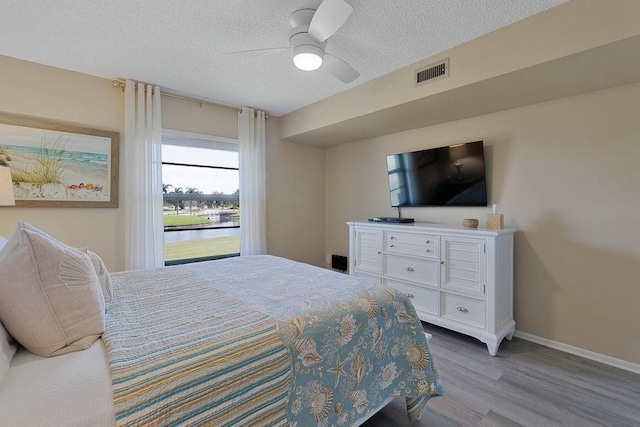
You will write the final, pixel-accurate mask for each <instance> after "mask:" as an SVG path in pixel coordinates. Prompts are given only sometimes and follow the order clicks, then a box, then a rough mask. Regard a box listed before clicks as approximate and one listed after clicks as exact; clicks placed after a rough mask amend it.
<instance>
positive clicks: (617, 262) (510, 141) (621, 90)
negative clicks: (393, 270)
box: [326, 84, 640, 363]
mask: <svg viewBox="0 0 640 427" xmlns="http://www.w3.org/2000/svg"><path fill="white" fill-rule="evenodd" d="M638 112H640V84H633V85H627V86H621V87H617V88H614V89H608V90H604V91H600V92H593V93H590V94H586V95H580V96H576V97H571V98H565V99H560V100H557V101H552V102H547V103H543V104H538V105H532V106H528V107H523V108H517V109H513V110H509V111H505V112H501V113H495V114H490V115H485V116H480V117H476V118H472V119H466V120H461V121H457V122H451V123H445V124H441V125H436V126H431V127H427V128H422V129H417V130H413V131H408V132H402V133H397V134H393V135H387V136H384V137H379V138H372V139H368V140H363V141H358V142H353V143H348V144H343V145H338V146H335V147H331V148H329V149H327V157H326V177H327V179H326V218H327V223H326V230H327V238H326V247H327V248H326V250H327V252H336V253H342V254H347V248H348V234H347V228H346V225H345V222H347V221H354V220H366V219H367V218H369V217H371V216H382V215H388V216H391V215H394V214H395V213H396V212H395V210H394V209H392V208H391V207H390V202H389V193H388V183H387V177H386V165H385V159H386V155H387V154H391V153H398V152H403V151H411V150H417V149H422V148H429V147H436V146H444V145H449V144H454V143H460V142H468V141H476V140H480V139H482V140H484V142H485V155H486V159H487V174H488V185H489V197H490V202H491V203H498V204H500V205H501V206H502V210H503V212H504V214H505V222H506V224H507V226H513V227H515V228H517V229H518V232H517V233H516V238H515V301H514V302H515V307H514V314H515V320H516V322H517V329H518V330H520V331H523V332H527V333H530V334H533V335H537V336H540V337H544V338H547V339H551V340H554V341H559V342H562V343H565V344H569V345H572V346H576V347H580V348H583V349H587V350H591V351H594V352H597V353H601V354H606V355H610V356H612V357H616V358H620V359H623V360H627V361H630V362H633V363H640V339H639V335H638V325H640V311H638V310H637V307H636V306H637V303H638V301H640V287H638V286H637V284H638V283H640V282H639V280H638V265H640V227H639V226H638V224H637V218H638V214H637V213H638V212H640V191H638V188H637V186H638V183H640V168H639V167H638V165H639V164H640V144H638V136H640V121H639V120H638ZM488 212H489V209H488V208H414V209H404V210H403V213H404V214H405V216H410V217H415V218H416V219H417V220H419V221H430V222H440V223H448V224H461V223H462V219H464V218H469V217H471V218H474V217H475V218H479V219H480V221H481V223H483V222H484V218H485V214H486V213H488Z"/></svg>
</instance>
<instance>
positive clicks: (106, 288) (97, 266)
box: [80, 246, 113, 313]
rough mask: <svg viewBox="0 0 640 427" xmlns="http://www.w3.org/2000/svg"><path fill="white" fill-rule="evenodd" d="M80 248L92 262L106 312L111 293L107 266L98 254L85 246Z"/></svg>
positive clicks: (111, 288) (111, 287)
mask: <svg viewBox="0 0 640 427" xmlns="http://www.w3.org/2000/svg"><path fill="white" fill-rule="evenodd" d="M80 250H81V251H82V252H84V253H86V254H87V255H89V258H90V259H91V263H93V268H94V270H95V271H96V274H97V275H98V280H99V281H100V287H101V288H102V296H103V297H104V309H105V313H106V312H108V311H109V304H110V303H111V295H112V294H113V286H112V284H111V276H110V275H109V271H107V267H106V266H105V265H104V262H102V258H100V257H99V256H98V254H96V253H95V252H93V251H90V250H89V248H88V247H86V246H84V247H82V248H80Z"/></svg>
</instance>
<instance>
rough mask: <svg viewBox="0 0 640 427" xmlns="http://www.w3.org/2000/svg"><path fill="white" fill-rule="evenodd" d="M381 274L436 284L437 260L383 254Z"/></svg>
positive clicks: (438, 271)
mask: <svg viewBox="0 0 640 427" xmlns="http://www.w3.org/2000/svg"><path fill="white" fill-rule="evenodd" d="M383 272H384V273H383V274H384V275H385V276H387V277H391V278H394V279H400V280H410V281H412V282H416V283H423V284H425V285H430V286H438V278H439V276H440V268H439V264H438V261H436V260H427V259H417V258H409V257H403V256H399V255H389V254H385V256H384V270H383Z"/></svg>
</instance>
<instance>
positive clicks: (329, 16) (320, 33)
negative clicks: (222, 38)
mask: <svg viewBox="0 0 640 427" xmlns="http://www.w3.org/2000/svg"><path fill="white" fill-rule="evenodd" d="M351 12H353V7H351V5H349V4H348V3H347V2H345V1H344V0H324V1H323V2H322V3H321V4H320V6H319V7H318V9H317V10H315V9H300V10H296V11H295V12H293V13H292V14H291V16H290V17H289V25H291V31H290V32H289V45H290V46H289V47H276V48H267V49H253V50H243V51H239V52H230V53H229V54H230V55H237V54H249V55H251V54H271V53H283V52H289V51H290V52H291V54H292V55H293V63H294V64H295V66H296V67H298V68H299V69H301V70H305V71H313V70H317V69H318V68H321V69H322V70H324V71H326V72H328V73H329V74H331V75H332V76H334V77H335V78H337V79H338V80H340V81H342V82H344V83H351V82H352V81H354V80H355V79H357V78H358V77H359V76H360V73H359V72H358V71H356V69H355V68H353V67H352V66H351V65H349V64H347V63H346V62H344V61H343V60H342V59H340V58H337V57H335V56H333V55H331V54H330V53H327V52H326V51H325V47H326V45H327V39H328V38H329V37H331V36H332V35H333V34H334V33H335V32H336V31H338V29H339V28H340V27H342V25H343V24H344V23H345V21H346V20H347V18H348V17H349V15H351Z"/></svg>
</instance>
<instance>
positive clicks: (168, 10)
mask: <svg viewBox="0 0 640 427" xmlns="http://www.w3.org/2000/svg"><path fill="white" fill-rule="evenodd" d="M347 2H348V3H349V4H351V5H352V6H353V8H354V11H353V13H352V14H351V16H350V17H349V19H348V20H347V22H346V23H345V25H344V26H343V27H342V28H341V29H340V30H338V32H336V33H335V34H334V35H333V36H332V37H331V38H330V39H329V41H328V43H327V48H326V50H327V52H329V53H332V54H333V55H335V56H337V57H339V58H341V59H343V60H344V61H346V62H348V63H349V64H351V65H352V66H353V67H355V68H356V69H357V70H358V71H360V74H361V75H360V77H359V78H358V79H356V80H355V81H354V82H352V83H350V84H347V85H346V84H344V83H342V82H340V81H338V80H336V79H335V78H333V77H332V76H330V75H328V74H326V73H325V72H323V71H321V70H318V71H312V72H305V71H300V70H298V69H296V68H295V67H294V65H293V62H292V61H291V57H290V55H289V54H287V53H284V54H282V53H281V54H274V55H258V56H243V55H227V53H228V52H234V51H241V50H248V49H258V48H268V47H286V46H288V32H289V29H290V27H289V23H288V19H289V15H290V14H291V12H293V11H294V10H297V9H301V8H317V6H318V5H319V4H320V0H279V1H267V0H236V1H213V0H191V1H175V0H108V1H105V0H84V1H83V0H56V1H36V0H2V1H1V3H0V4H1V11H0V55H5V56H10V57H15V58H20V59H25V60H28V61H33V62H37V63H41V64H46V65H51V66H55V67H59V68H64V69H68V70H73V71H78V72H81V73H86V74H91V75H95V76H100V77H105V78H110V79H112V78H131V79H134V80H139V81H144V82H148V83H153V84H158V85H160V86H161V88H162V89H163V90H164V91H167V92H172V93H176V94H181V95H186V96H191V97H196V98H199V99H204V100H208V101H212V102H217V103H220V104H224V105H231V106H251V107H255V108H259V109H264V110H266V111H267V112H268V113H270V114H273V115H276V116H279V115H282V114H285V113H288V112H290V111H293V110H296V109H299V108H301V107H304V106H305V105H309V104H312V103H314V102H316V101H319V100H321V99H323V98H326V97H328V96H331V95H334V94H336V93H339V92H342V91H344V90H346V89H349V88H351V87H354V86H357V85H360V84H362V83H364V82H366V81H368V80H371V79H374V78H376V77H379V76H382V75H384V74H387V73H389V72H392V71H394V70H397V69H399V68H402V67H403V66H406V65H409V64H412V63H414V62H417V61H419V60H421V59H424V58H427V57H429V56H432V55H434V54H437V53H439V52H442V51H444V50H446V49H449V48H451V47H454V46H456V45H459V44H462V43H464V42H466V41H469V40H471V39H474V38H477V37H479V36H481V35H483V34H486V33H489V32H491V31H494V30H497V29H499V28H501V27H504V26H506V25H509V24H511V23H514V22H516V21H519V20H521V19H524V18H526V17H529V16H531V15H534V14H536V13H539V12H542V11H544V10H546V9H549V8H551V7H554V6H556V5H558V4H561V3H564V2H565V0H422V1H420V0H397V1H389V0H368V1H365V0H347Z"/></svg>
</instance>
